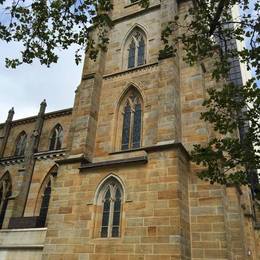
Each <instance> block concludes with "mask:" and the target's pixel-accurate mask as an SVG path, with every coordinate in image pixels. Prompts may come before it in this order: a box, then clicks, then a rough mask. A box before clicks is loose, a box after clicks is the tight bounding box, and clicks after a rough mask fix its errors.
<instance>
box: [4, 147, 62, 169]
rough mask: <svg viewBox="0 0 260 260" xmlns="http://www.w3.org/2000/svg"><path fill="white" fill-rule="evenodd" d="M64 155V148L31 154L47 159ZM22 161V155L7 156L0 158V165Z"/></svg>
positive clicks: (37, 157) (36, 157) (39, 158)
mask: <svg viewBox="0 0 260 260" xmlns="http://www.w3.org/2000/svg"><path fill="white" fill-rule="evenodd" d="M65 155H66V150H65V149H63V150H54V151H44V152H39V153H35V154H34V155H33V156H34V158H35V159H37V160H47V159H52V158H54V159H57V158H59V157H64V156H65ZM23 162H24V156H8V157H4V158H1V159H0V165H3V166H5V165H13V164H20V163H23Z"/></svg>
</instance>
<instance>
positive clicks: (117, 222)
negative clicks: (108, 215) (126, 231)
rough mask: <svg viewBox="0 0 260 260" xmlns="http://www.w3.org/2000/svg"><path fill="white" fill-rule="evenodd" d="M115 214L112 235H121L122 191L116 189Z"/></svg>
mask: <svg viewBox="0 0 260 260" xmlns="http://www.w3.org/2000/svg"><path fill="white" fill-rule="evenodd" d="M113 213H114V215H113V225H112V237H118V236H119V225H120V214H121V192H120V190H119V189H116V194H115V202H114V212H113Z"/></svg>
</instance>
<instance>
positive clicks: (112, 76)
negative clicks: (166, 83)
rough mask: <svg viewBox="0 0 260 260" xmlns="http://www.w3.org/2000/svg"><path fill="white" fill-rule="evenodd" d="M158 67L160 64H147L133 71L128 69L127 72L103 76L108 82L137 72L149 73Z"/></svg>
mask: <svg viewBox="0 0 260 260" xmlns="http://www.w3.org/2000/svg"><path fill="white" fill-rule="evenodd" d="M157 66H158V62H155V63H150V64H145V65H142V66H139V67H136V68H132V69H127V70H123V71H120V72H116V73H112V74H107V75H104V76H103V79H105V80H108V79H112V78H118V77H122V76H125V75H128V74H132V73H135V72H141V71H148V70H151V69H153V68H154V67H157Z"/></svg>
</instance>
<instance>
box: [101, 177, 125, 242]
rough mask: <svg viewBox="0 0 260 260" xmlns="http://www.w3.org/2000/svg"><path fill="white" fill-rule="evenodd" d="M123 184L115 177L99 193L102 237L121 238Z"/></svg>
mask: <svg viewBox="0 0 260 260" xmlns="http://www.w3.org/2000/svg"><path fill="white" fill-rule="evenodd" d="M122 196H123V190H122V186H121V184H120V183H119V182H118V181H117V180H116V179H115V178H113V177H111V178H109V179H108V180H107V181H106V182H105V183H104V184H103V185H102V187H101V190H100V192H99V201H100V202H99V203H100V204H101V212H102V216H101V218H100V221H101V225H100V231H99V232H100V237H103V238H105V237H119V236H120V222H121V215H122Z"/></svg>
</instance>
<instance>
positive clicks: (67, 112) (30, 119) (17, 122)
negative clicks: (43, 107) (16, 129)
mask: <svg viewBox="0 0 260 260" xmlns="http://www.w3.org/2000/svg"><path fill="white" fill-rule="evenodd" d="M70 114H72V108H66V109H62V110H57V111H53V112H49V113H46V114H45V115H44V119H49V118H54V117H60V116H65V115H70ZM36 119H37V116H31V117H26V118H21V119H17V120H14V121H12V126H16V125H23V124H28V123H32V122H35V121H36ZM4 124H5V123H2V124H0V128H1V127H3V126H4Z"/></svg>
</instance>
